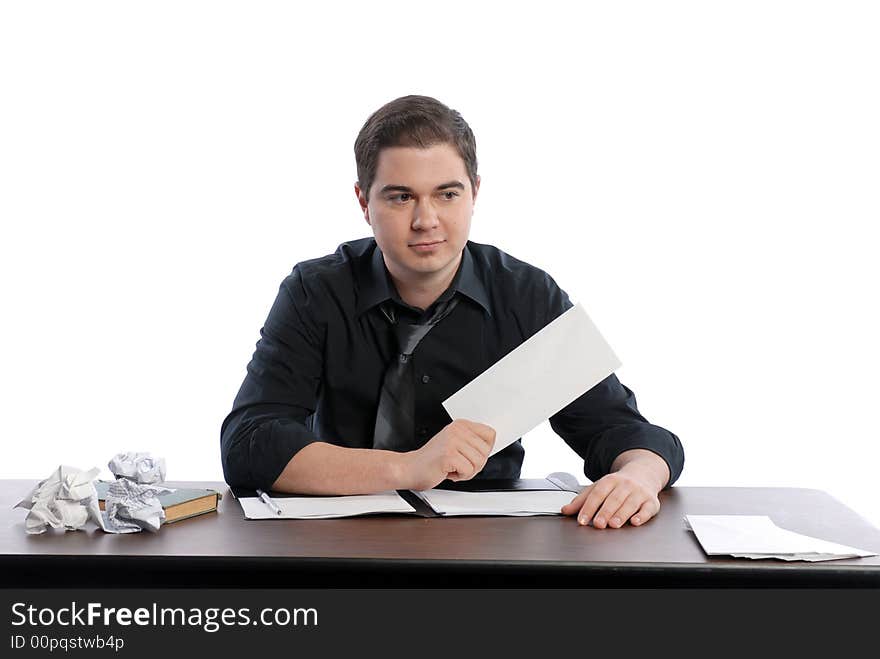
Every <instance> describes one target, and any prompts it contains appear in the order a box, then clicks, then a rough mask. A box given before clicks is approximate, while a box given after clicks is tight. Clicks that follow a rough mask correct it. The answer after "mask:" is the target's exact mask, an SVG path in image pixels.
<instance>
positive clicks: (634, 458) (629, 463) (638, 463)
mask: <svg viewBox="0 0 880 659" xmlns="http://www.w3.org/2000/svg"><path fill="white" fill-rule="evenodd" d="M630 470H638V471H640V472H641V473H643V474H645V475H646V476H647V477H648V478H650V479H651V480H652V481H653V482H654V483H655V484H656V488H657V492H659V491H660V490H662V489H663V488H664V487H666V484H667V483H668V482H669V466H668V465H667V464H666V460H664V459H663V458H661V457H660V456H659V455H657V454H656V453H654V452H653V451H649V450H647V449H643V448H635V449H630V450H629V451H624V452H623V453H621V454H620V455H618V456H617V457H616V458H615V459H614V462H613V463H612V465H611V471H612V472H615V471H630Z"/></svg>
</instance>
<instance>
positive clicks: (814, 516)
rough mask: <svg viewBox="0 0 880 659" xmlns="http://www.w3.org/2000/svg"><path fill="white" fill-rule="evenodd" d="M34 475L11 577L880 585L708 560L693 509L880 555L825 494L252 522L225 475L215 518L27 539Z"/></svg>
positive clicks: (4, 556)
mask: <svg viewBox="0 0 880 659" xmlns="http://www.w3.org/2000/svg"><path fill="white" fill-rule="evenodd" d="M34 484H35V481H28V480H5V481H0V511H2V512H0V575H2V585H3V586H7V587H8V586H38V585H40V586H80V587H87V586H114V585H119V586H141V587H149V586H156V587H159V586H190V587H192V586H209V587H234V586H253V587H273V586H274V587H288V588H289V587H321V586H348V587H351V586H368V585H369V586H441V587H442V586H447V587H468V586H472V587H473V586H494V587H505V586H520V587H521V586H578V587H591V586H602V587H609V586H629V587H632V586H636V587H657V586H721V585H723V586H776V587H779V586H848V587H878V586H880V557H876V556H875V557H870V558H862V559H851V560H839V561H827V562H822V563H806V562H792V563H789V562H785V561H777V560H760V561H752V560H747V559H725V558H709V557H707V556H706V555H705V554H704V553H703V550H702V548H701V547H700V545H699V543H698V542H697V540H696V538H695V537H694V535H693V534H692V533H691V532H690V531H687V530H686V529H685V527H684V523H683V520H682V518H683V516H684V515H685V514H749V515H769V516H770V518H771V519H773V521H774V522H776V523H777V524H779V525H780V526H783V527H785V528H788V529H791V530H794V531H797V532H800V533H805V534H807V535H812V536H816V537H819V538H823V539H827V540H831V541H834V542H839V543H843V544H847V545H853V546H856V547H859V548H863V549H867V550H871V551H877V552H880V531H878V529H876V528H874V527H873V526H871V525H870V524H868V523H867V522H866V521H865V520H863V519H862V518H860V517H859V516H858V515H857V514H856V513H854V512H853V511H852V510H850V509H849V508H847V507H846V506H844V505H843V504H841V503H840V502H838V501H837V500H835V499H833V498H832V497H830V496H829V495H828V494H826V493H824V492H821V491H819V490H809V489H790V488H713V487H674V488H672V489H671V490H670V491H666V492H663V493H661V495H660V499H661V505H662V508H661V511H660V514H659V515H658V516H657V517H655V518H654V519H653V520H651V521H650V522H649V523H648V524H646V525H645V526H643V527H631V526H626V527H624V528H622V529H606V530H597V529H593V528H592V527H581V526H579V525H578V524H577V523H576V522H575V521H574V519H573V518H571V517H561V516H560V517H479V518H477V517H450V518H438V519H425V518H421V517H413V516H405V515H400V516H391V515H383V516H372V517H361V518H349V519H330V520H271V521H249V520H246V519H244V515H243V514H242V511H241V507H240V506H239V504H238V502H237V501H235V499H234V498H233V497H232V494H231V493H230V492H229V490H228V488H227V487H226V486H225V484H223V483H209V482H200V483H182V482H178V483H169V484H168V485H169V486H170V487H174V486H179V487H183V486H190V487H213V488H216V489H218V490H219V491H221V492H223V493H224V496H223V499H222V501H221V503H220V508H219V510H218V512H217V513H211V514H208V515H202V516H200V517H196V518H192V519H189V520H184V521H181V522H177V523H175V524H170V525H168V526H164V527H162V529H161V530H160V531H159V533H156V534H150V533H137V534H130V535H111V534H105V533H104V532H102V531H92V532H88V533H85V532H81V531H80V532H68V533H62V532H60V531H53V530H50V531H49V532H47V533H45V534H43V535H33V536H32V535H27V534H26V533H25V531H24V518H25V516H26V515H27V511H25V510H22V509H13V508H12V506H13V505H15V503H17V502H18V501H19V500H21V498H22V497H24V496H25V495H26V494H27V493H28V492H29V490H30V488H31V487H33V485H34Z"/></svg>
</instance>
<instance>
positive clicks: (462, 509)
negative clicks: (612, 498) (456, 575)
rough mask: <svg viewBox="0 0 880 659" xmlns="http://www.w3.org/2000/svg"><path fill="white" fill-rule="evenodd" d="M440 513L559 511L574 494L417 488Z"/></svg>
mask: <svg viewBox="0 0 880 659" xmlns="http://www.w3.org/2000/svg"><path fill="white" fill-rule="evenodd" d="M416 494H417V495H418V496H419V497H421V498H422V500H423V501H424V502H425V503H427V504H428V505H429V506H431V508H432V509H433V510H434V512H435V513H437V514H438V515H505V516H508V515H512V516H526V515H560V514H561V512H560V508H562V506H564V505H565V504H567V503H570V502H571V500H572V499H573V498H574V497H575V494H574V493H573V492H563V491H559V490H557V491H553V490H546V491H522V492H454V491H451V490H438V489H434V490H423V491H421V492H416Z"/></svg>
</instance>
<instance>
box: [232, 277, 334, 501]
mask: <svg viewBox="0 0 880 659" xmlns="http://www.w3.org/2000/svg"><path fill="white" fill-rule="evenodd" d="M316 316H317V310H316V309H315V303H314V300H313V296H311V295H310V294H309V293H308V292H307V291H306V289H305V287H304V286H303V281H302V274H301V272H300V271H299V270H298V268H294V270H293V272H292V273H291V274H290V276H288V277H287V278H286V279H285V280H284V282H283V283H282V284H281V288H280V290H279V291H278V295H277V297H276V298H275V302H274V304H273V305H272V309H271V310H270V311H269V316H268V318H267V319H266V322H265V324H264V326H263V328H262V329H261V330H260V340H259V341H258V342H257V346H256V351H255V352H254V355H253V357H252V358H251V361H250V363H249V364H248V366H247V374H246V376H245V379H244V382H243V383H242V385H241V388H240V389H239V392H238V395H237V396H236V397H235V402H234V403H233V406H232V411H231V412H230V413H229V415H228V416H227V417H226V419H225V420H224V421H223V425H222V427H221V431H220V455H221V460H222V464H223V474H224V477H225V478H226V482H227V483H229V484H230V485H233V486H239V487H249V488H262V489H267V490H268V489H269V488H270V487H271V486H272V484H273V483H274V482H275V480H276V479H277V478H278V476H279V475H280V474H281V472H282V471H283V469H284V467H285V466H286V465H287V463H288V462H289V461H290V459H291V458H292V457H293V456H294V455H296V453H297V452H298V451H300V450H301V449H302V448H304V447H305V446H308V445H309V444H311V443H312V442H315V441H318V438H317V437H316V436H315V435H314V433H313V432H312V431H311V430H310V429H309V428H308V427H307V424H306V421H307V419H308V417H309V415H311V414H312V413H314V411H315V406H316V402H317V399H318V392H319V389H320V386H321V373H322V369H323V358H322V356H323V347H324V340H325V339H324V337H325V333H324V332H323V330H322V329H321V324H320V321H319V320H318V319H317V318H316Z"/></svg>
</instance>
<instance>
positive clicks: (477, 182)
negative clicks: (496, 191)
mask: <svg viewBox="0 0 880 659" xmlns="http://www.w3.org/2000/svg"><path fill="white" fill-rule="evenodd" d="M479 191H480V175H479V174H477V176H476V182H475V183H474V203H476V202H477V193H478V192H479Z"/></svg>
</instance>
